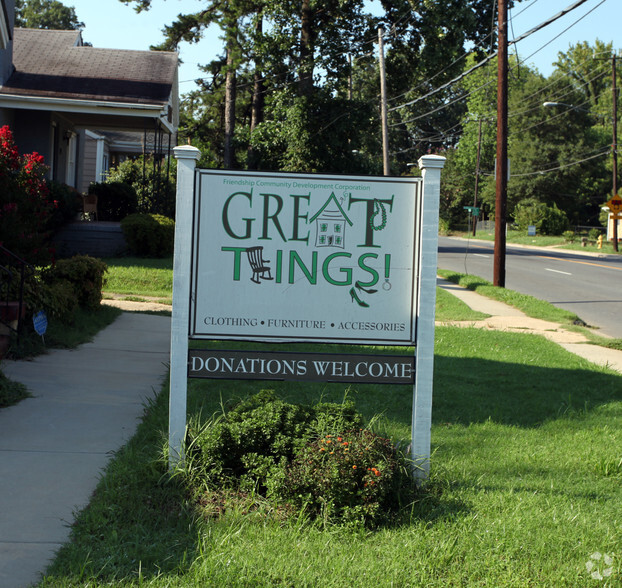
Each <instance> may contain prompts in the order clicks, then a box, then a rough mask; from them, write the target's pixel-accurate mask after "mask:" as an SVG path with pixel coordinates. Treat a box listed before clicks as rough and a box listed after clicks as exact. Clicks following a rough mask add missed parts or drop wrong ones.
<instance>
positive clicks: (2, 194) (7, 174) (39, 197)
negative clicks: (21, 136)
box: [0, 125, 54, 265]
mask: <svg viewBox="0 0 622 588" xmlns="http://www.w3.org/2000/svg"><path fill="white" fill-rule="evenodd" d="M46 172H47V167H46V165H45V164H44V162H43V156H41V155H39V154H38V153H36V152H34V153H30V154H28V155H23V156H20V155H19V152H18V150H17V147H16V145H15V143H14V141H13V134H12V132H11V129H10V128H9V127H8V126H6V125H5V126H3V127H2V128H0V245H3V246H4V247H6V248H7V249H9V250H11V251H12V252H13V253H15V254H16V255H18V256H19V257H21V258H22V259H24V260H26V261H27V262H28V263H31V264H33V265H47V264H48V263H49V262H50V261H51V260H52V257H53V253H54V249H53V248H52V247H51V246H50V243H49V241H50V231H49V225H50V218H51V215H52V212H53V210H54V203H53V202H51V201H50V199H49V190H48V187H47V185H46V182H45V174H46Z"/></svg>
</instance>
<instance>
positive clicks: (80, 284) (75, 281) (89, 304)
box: [42, 255, 108, 310]
mask: <svg viewBox="0 0 622 588" xmlns="http://www.w3.org/2000/svg"><path fill="white" fill-rule="evenodd" d="M107 269H108V267H107V266H106V264H105V263H104V262H103V261H101V260H99V259H95V258H94V257H89V256H88V255H75V256H74V257H71V258H70V259H61V260H59V261H57V262H56V265H54V266H51V267H49V268H47V269H45V270H44V271H43V273H42V279H43V282H44V283H46V284H47V285H48V286H50V287H52V289H54V288H55V290H56V291H57V292H58V291H62V290H65V289H66V287H65V286H64V285H63V284H64V283H68V284H70V285H71V287H72V290H73V297H74V299H75V300H76V302H77V304H78V305H79V306H81V307H82V308H84V309H86V310H97V309H98V308H99V305H100V303H101V300H102V288H103V286H104V274H105V273H106V271H107Z"/></svg>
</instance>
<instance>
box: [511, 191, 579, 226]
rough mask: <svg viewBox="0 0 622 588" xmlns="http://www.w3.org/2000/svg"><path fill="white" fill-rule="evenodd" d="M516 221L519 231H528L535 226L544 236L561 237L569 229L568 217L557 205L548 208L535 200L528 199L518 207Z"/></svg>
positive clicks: (515, 214) (515, 212) (515, 210)
mask: <svg viewBox="0 0 622 588" xmlns="http://www.w3.org/2000/svg"><path fill="white" fill-rule="evenodd" d="M514 220H515V221H516V224H517V225H518V228H519V230H521V231H527V228H528V227H529V225H534V226H535V227H536V230H537V231H538V233H541V234H544V235H561V234H562V233H563V232H564V231H565V230H566V229H567V228H568V217H567V216H566V214H565V213H564V212H562V211H561V210H560V209H559V208H557V205H556V204H553V206H548V205H547V204H545V203H544V202H540V201H538V200H537V199H535V198H526V199H525V200H522V201H521V202H519V203H518V204H517V205H516V208H515V209H514Z"/></svg>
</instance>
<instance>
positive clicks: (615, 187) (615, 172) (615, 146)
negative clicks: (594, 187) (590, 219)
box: [611, 52, 618, 252]
mask: <svg viewBox="0 0 622 588" xmlns="http://www.w3.org/2000/svg"><path fill="white" fill-rule="evenodd" d="M611 61H612V70H613V73H612V84H611V87H612V88H613V143H612V145H611V151H612V154H613V196H614V197H615V196H617V195H618V93H617V90H616V54H615V52H614V54H613V56H612V58H611ZM615 216H617V215H615ZM612 237H613V250H614V251H616V252H617V251H618V219H617V218H614V219H613V232H612Z"/></svg>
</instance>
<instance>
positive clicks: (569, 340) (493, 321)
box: [437, 278, 622, 373]
mask: <svg viewBox="0 0 622 588" xmlns="http://www.w3.org/2000/svg"><path fill="white" fill-rule="evenodd" d="M437 285H438V286H439V287H441V288H443V289H444V290H447V291H448V292H450V293H451V294H453V295H454V296H456V297H457V298H459V299H460V300H462V301H463V302H464V303H465V304H466V305H467V306H469V307H470V308H471V309H473V310H477V311H479V312H484V313H486V314H489V315H491V316H490V318H487V319H483V320H480V321H451V322H449V323H442V322H438V323H437V324H449V325H452V326H458V327H471V326H473V327H478V328H482V329H493V330H500V331H508V332H517V333H533V334H536V335H542V336H543V337H546V338H547V339H549V340H551V341H553V342H555V343H557V344H559V345H561V346H562V347H563V348H564V349H566V350H568V351H570V352H571V353H574V354H575V355H579V356H581V357H583V358H584V359H587V360H588V361H591V362H592V363H595V364H598V365H603V366H606V367H609V368H610V369H612V370H615V371H617V372H620V373H622V351H618V350H616V349H608V348H606V347H599V346H598V345H591V344H590V343H588V340H587V338H586V337H585V336H584V335H582V334H581V333H575V332H573V331H569V330H567V329H565V328H564V327H562V326H560V325H559V324H558V323H552V322H549V321H543V320H540V319H534V318H531V317H528V316H527V315H526V314H525V313H523V312H521V311H520V310H518V309H517V308H514V307H512V306H508V305H507V304H503V302H498V301H496V300H492V299H490V298H486V297H485V296H482V295H481V294H477V293H476V292H473V291H472V290H467V289H466V288H463V287H461V286H458V285H456V284H454V283H453V282H449V281H448V280H445V279H443V278H438V279H437Z"/></svg>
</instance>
